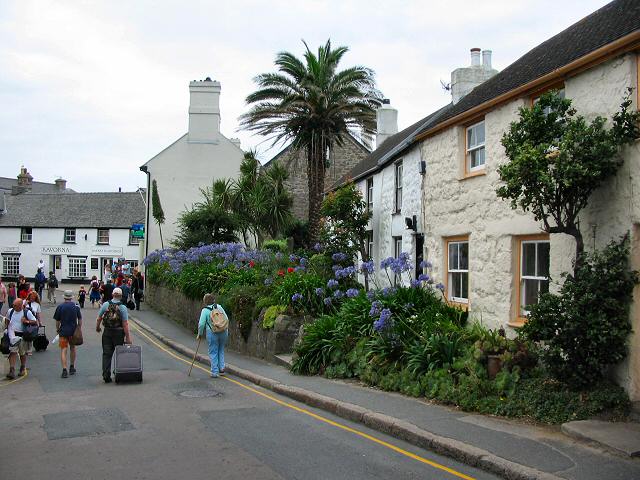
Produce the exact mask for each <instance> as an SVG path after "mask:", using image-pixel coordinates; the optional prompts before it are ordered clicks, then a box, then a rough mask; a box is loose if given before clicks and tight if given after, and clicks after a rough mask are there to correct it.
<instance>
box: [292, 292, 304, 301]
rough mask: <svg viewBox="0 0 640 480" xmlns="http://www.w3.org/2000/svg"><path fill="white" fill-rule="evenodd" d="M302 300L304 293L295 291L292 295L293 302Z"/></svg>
mask: <svg viewBox="0 0 640 480" xmlns="http://www.w3.org/2000/svg"><path fill="white" fill-rule="evenodd" d="M300 300H302V294H300V293H294V294H293V295H291V301H292V302H299V301H300Z"/></svg>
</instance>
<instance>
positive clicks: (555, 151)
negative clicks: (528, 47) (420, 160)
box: [497, 90, 640, 274]
mask: <svg viewBox="0 0 640 480" xmlns="http://www.w3.org/2000/svg"><path fill="white" fill-rule="evenodd" d="M630 95H631V90H629V93H628V95H627V96H626V97H625V98H624V99H623V102H622V104H621V106H620V110H619V111H618V112H617V113H616V114H615V115H613V118H612V120H611V127H610V128H607V125H606V123H607V121H606V119H604V118H602V117H600V116H598V117H596V118H594V119H593V120H592V121H590V122H589V121H587V120H586V119H585V118H584V117H582V116H580V115H576V110H575V109H574V108H572V107H571V100H568V99H564V98H560V96H558V95H557V94H556V92H550V93H547V94H544V95H542V96H541V97H540V99H539V101H538V102H537V103H536V104H535V105H533V106H532V107H531V108H528V107H522V108H520V118H519V119H518V121H516V122H513V123H512V124H511V125H510V127H509V131H508V132H506V133H505V134H504V136H503V137H502V145H503V146H504V148H505V151H506V154H507V157H508V158H509V162H507V163H505V164H504V165H501V166H500V167H499V168H498V173H499V175H500V179H501V180H502V181H503V182H504V185H502V186H500V187H499V188H498V189H497V195H498V197H500V198H503V199H509V200H511V207H512V208H514V209H516V208H518V207H520V208H522V209H523V210H524V211H531V212H532V213H533V216H534V218H535V219H536V220H537V221H541V222H542V223H543V225H544V230H545V231H546V232H548V233H565V234H568V235H571V236H573V237H574V238H575V242H576V253H575V254H576V260H575V264H574V274H575V272H577V271H578V270H579V268H580V266H581V264H582V261H583V260H582V257H583V253H584V242H583V239H582V233H581V232H580V224H579V214H580V212H581V211H582V209H583V208H584V207H586V206H587V202H588V201H589V197H590V196H591V194H592V193H593V191H594V190H595V189H597V188H598V187H599V186H600V185H602V183H603V182H604V181H605V180H607V179H608V178H610V177H612V176H613V175H615V174H616V172H617V171H618V169H619V168H620V166H621V165H622V163H623V159H622V158H621V156H620V155H618V153H619V151H620V149H621V147H623V146H624V145H628V144H630V143H631V142H633V141H634V140H635V139H637V138H638V137H639V136H640V135H639V131H638V119H639V114H638V112H636V111H632V110H630V107H631V100H630Z"/></svg>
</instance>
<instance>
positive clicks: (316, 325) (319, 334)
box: [291, 315, 338, 375]
mask: <svg viewBox="0 0 640 480" xmlns="http://www.w3.org/2000/svg"><path fill="white" fill-rule="evenodd" d="M337 322H338V318H337V317H336V316H333V315H325V316H322V317H320V318H318V319H317V320H316V321H315V322H313V323H311V324H309V325H307V326H305V331H304V336H303V337H302V341H301V342H300V344H299V345H298V346H297V347H296V349H295V353H296V358H295V360H294V361H293V365H292V366H291V371H292V372H293V373H296V374H308V375H314V374H316V373H319V372H321V371H323V370H324V369H325V368H326V367H327V366H328V365H329V364H330V363H331V355H332V354H333V352H334V350H335V347H336V344H335V342H334V341H333V340H334V331H335V328H336V324H337Z"/></svg>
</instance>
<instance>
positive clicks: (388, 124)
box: [376, 98, 398, 148]
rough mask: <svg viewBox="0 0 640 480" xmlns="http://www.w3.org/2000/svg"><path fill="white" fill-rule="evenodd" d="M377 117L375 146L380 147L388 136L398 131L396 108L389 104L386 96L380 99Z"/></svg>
mask: <svg viewBox="0 0 640 480" xmlns="http://www.w3.org/2000/svg"><path fill="white" fill-rule="evenodd" d="M376 119H377V122H378V124H377V133H376V148H380V145H382V144H383V143H384V141H385V140H386V139H387V138H389V137H390V136H391V135H394V134H396V133H398V110H396V109H395V108H393V107H392V106H391V101H390V100H389V99H388V98H385V99H384V100H382V105H380V107H379V108H378V111H377V112H376Z"/></svg>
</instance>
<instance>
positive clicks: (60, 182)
mask: <svg viewBox="0 0 640 480" xmlns="http://www.w3.org/2000/svg"><path fill="white" fill-rule="evenodd" d="M55 183H56V188H57V190H58V191H59V192H64V191H65V190H66V189H67V181H66V180H65V179H64V178H57V179H56V182H55Z"/></svg>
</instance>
